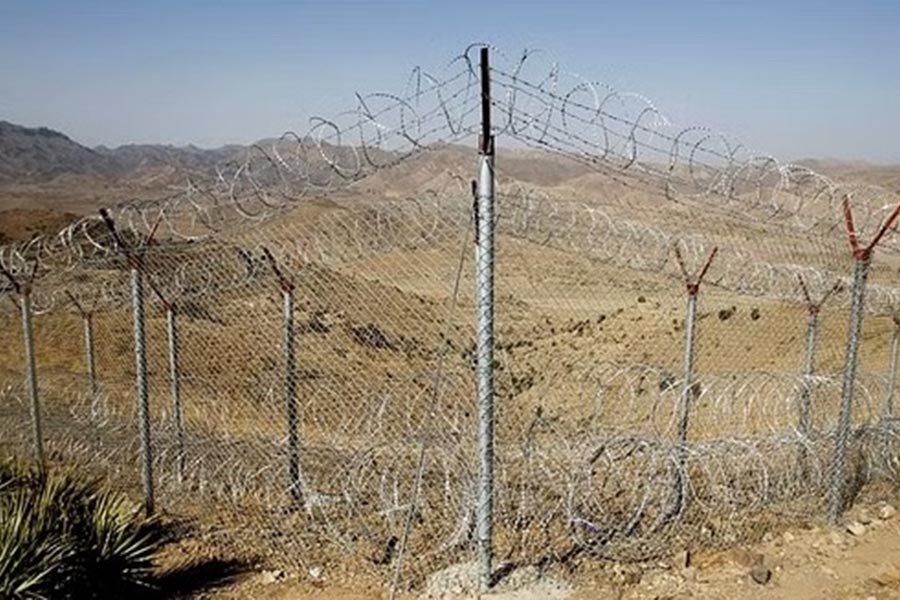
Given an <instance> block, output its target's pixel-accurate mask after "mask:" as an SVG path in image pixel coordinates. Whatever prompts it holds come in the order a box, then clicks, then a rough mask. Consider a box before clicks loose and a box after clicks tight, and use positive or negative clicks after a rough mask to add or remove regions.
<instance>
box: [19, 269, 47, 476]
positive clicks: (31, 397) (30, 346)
mask: <svg viewBox="0 0 900 600" xmlns="http://www.w3.org/2000/svg"><path fill="white" fill-rule="evenodd" d="M21 298H22V304H21V309H22V333H23V336H24V339H25V374H26V385H27V386H28V402H29V405H30V407H31V430H32V436H33V438H34V460H35V462H36V463H37V466H38V469H39V470H40V471H42V472H43V470H44V467H45V463H44V435H43V432H42V428H41V405H40V400H39V399H38V383H37V367H36V365H35V359H34V332H33V330H32V325H31V290H30V289H29V288H28V287H27V286H25V287H24V289H23V290H22V293H21Z"/></svg>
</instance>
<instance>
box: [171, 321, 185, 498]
mask: <svg viewBox="0 0 900 600" xmlns="http://www.w3.org/2000/svg"><path fill="white" fill-rule="evenodd" d="M177 318H178V313H177V312H176V310H175V306H174V305H173V304H168V305H166V337H167V338H168V342H169V386H170V391H171V394H172V417H173V419H174V422H175V453H176V456H175V476H176V478H177V479H178V481H179V483H180V482H182V481H184V465H185V447H184V412H183V409H182V407H181V381H180V373H179V371H178V322H177Z"/></svg>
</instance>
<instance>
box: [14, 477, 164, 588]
mask: <svg viewBox="0 0 900 600" xmlns="http://www.w3.org/2000/svg"><path fill="white" fill-rule="evenodd" d="M161 540H162V535H161V529H160V527H159V526H158V522H156V521H155V520H153V519H145V518H143V517H142V516H141V514H140V511H139V510H138V507H137V506H136V505H135V504H133V503H131V502H130V501H129V500H127V499H126V498H125V497H124V496H122V495H120V494H116V493H113V492H110V491H109V490H106V489H104V488H103V487H102V486H101V485H100V484H99V483H98V482H97V481H96V480H91V479H87V480H86V479H84V478H83V477H79V476H77V475H76V474H75V473H73V472H70V471H62V472H51V473H50V474H49V475H46V476H45V475H42V474H40V473H36V472H34V471H30V470H28V469H24V468H22V467H20V466H16V465H12V466H10V465H9V464H7V465H0V598H10V599H13V600H20V599H21V600H25V599H29V600H37V599H43V598H47V599H49V598H53V599H56V598H63V599H64V598H112V597H119V595H120V594H122V593H124V592H127V591H128V590H129V589H132V588H133V587H134V586H135V585H147V584H149V581H150V575H151V567H152V563H151V559H152V555H153V553H154V552H155V551H156V550H157V549H158V547H159V545H160V543H161Z"/></svg>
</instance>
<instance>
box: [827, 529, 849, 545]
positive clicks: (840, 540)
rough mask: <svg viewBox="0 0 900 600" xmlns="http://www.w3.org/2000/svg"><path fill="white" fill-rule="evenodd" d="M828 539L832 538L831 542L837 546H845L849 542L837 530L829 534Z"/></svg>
mask: <svg viewBox="0 0 900 600" xmlns="http://www.w3.org/2000/svg"><path fill="white" fill-rule="evenodd" d="M828 539H829V540H831V543H832V544H834V545H835V546H843V545H844V544H846V543H847V540H845V539H844V536H842V535H841V534H839V533H838V532H837V531H832V532H831V533H829V534H828Z"/></svg>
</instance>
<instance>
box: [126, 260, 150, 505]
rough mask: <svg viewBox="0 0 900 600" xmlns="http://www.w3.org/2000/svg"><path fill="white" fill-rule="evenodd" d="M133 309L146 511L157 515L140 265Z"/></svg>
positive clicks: (133, 284) (136, 267)
mask: <svg viewBox="0 0 900 600" xmlns="http://www.w3.org/2000/svg"><path fill="white" fill-rule="evenodd" d="M131 306H132V316H133V322H134V367H135V378H136V390H137V403H138V406H137V409H138V426H139V427H140V442H141V490H142V493H143V503H144V512H145V513H146V514H148V515H150V514H153V510H154V502H153V448H152V444H151V440H150V396H149V391H148V388H147V347H146V339H145V332H144V276H143V273H142V271H141V269H140V266H139V265H138V264H136V263H135V264H132V265H131Z"/></svg>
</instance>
